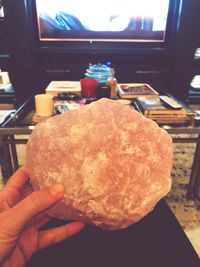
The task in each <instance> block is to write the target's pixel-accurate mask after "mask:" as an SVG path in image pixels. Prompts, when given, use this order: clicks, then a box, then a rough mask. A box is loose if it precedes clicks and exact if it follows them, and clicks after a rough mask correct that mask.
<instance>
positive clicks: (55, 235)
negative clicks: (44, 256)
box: [38, 222, 84, 249]
mask: <svg viewBox="0 0 200 267" xmlns="http://www.w3.org/2000/svg"><path fill="white" fill-rule="evenodd" d="M83 228H84V224H83V223H81V222H72V223H69V224H66V225H64V226H60V227H57V228H53V229H49V230H46V231H43V232H40V233H39V236H38V249H43V248H45V247H47V246H49V245H53V244H55V243H57V242H60V241H62V240H65V239H66V238H69V237H70V236H73V235H75V234H76V233H78V232H80V231H81V230H82V229H83Z"/></svg>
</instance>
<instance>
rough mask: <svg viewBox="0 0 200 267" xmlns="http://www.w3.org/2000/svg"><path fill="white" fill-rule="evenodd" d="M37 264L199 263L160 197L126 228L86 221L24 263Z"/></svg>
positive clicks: (174, 266)
mask: <svg viewBox="0 0 200 267" xmlns="http://www.w3.org/2000/svg"><path fill="white" fill-rule="evenodd" d="M52 224H53V223H52ZM52 224H51V225H52ZM54 225H59V223H58V221H55V222H54ZM49 226H50V225H49ZM49 226H48V227H49ZM38 266H48V267H55V266H57V267H66V266H70V267H80V266H84V267H86V266H87V267H100V266H101V267H102V266H104V267H122V266H123V267H133V266H136V267H146V266H149V267H180V266H181V267H199V266H200V260H199V257H198V255H197V254H196V252H195V251H194V249H193V247H192V246H191V244H190V242H189V240H188V239H187V237H186V235H185V233H184V232H183V230H182V228H181V227H180V225H179V223H178V221H177V220H176V218H175V216H174V215H173V213H172V212H171V210H170V209H169V207H168V206H167V204H166V203H165V201H164V200H161V201H160V202H159V203H158V205H157V206H156V208H155V209H154V210H153V212H152V213H150V214H149V215H148V216H146V217H145V218H143V219H142V220H141V221H140V222H138V223H136V224H135V225H132V226H131V227H129V228H127V229H124V230H119V231H113V232H109V231H104V230H101V229H99V228H97V227H95V226H89V225H88V226H86V228H85V230H83V232H81V233H79V234H77V235H76V236H74V237H72V238H70V239H67V240H65V241H63V242H62V243H59V244H57V245H53V246H52V247H49V248H46V249H44V250H42V251H39V252H38V253H37V254H36V255H35V256H34V257H33V258H32V259H31V261H30V262H29V263H28V264H27V267H38Z"/></svg>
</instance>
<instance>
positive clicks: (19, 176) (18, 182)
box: [5, 166, 29, 190]
mask: <svg viewBox="0 0 200 267" xmlns="http://www.w3.org/2000/svg"><path fill="white" fill-rule="evenodd" d="M28 180H29V177H28V173H27V170H26V167H24V166H23V167H20V168H19V169H18V170H17V171H16V172H15V173H14V174H13V175H12V176H11V177H10V178H9V180H8V182H7V183H6V186H5V188H9V187H14V188H18V189H19V190H21V188H23V186H24V185H25V184H26V183H27V181H28Z"/></svg>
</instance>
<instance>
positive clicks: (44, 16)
mask: <svg viewBox="0 0 200 267" xmlns="http://www.w3.org/2000/svg"><path fill="white" fill-rule="evenodd" d="M36 11H37V22H38V32H39V39H40V41H66V40H67V41H101V42H103V41H112V42H113V41H116V42H118V41H120V42H121V41H124V42H164V41H165V35H166V28H167V18H168V11H169V0H151V1H150V0H109V1H108V0H101V1H99V0H98V1H95V0H84V1H83V0H51V1H49V0H36Z"/></svg>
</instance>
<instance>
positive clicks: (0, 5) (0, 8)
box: [0, 0, 4, 18]
mask: <svg viewBox="0 0 200 267" xmlns="http://www.w3.org/2000/svg"><path fill="white" fill-rule="evenodd" d="M0 18H4V10H3V1H2V0H0Z"/></svg>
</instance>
